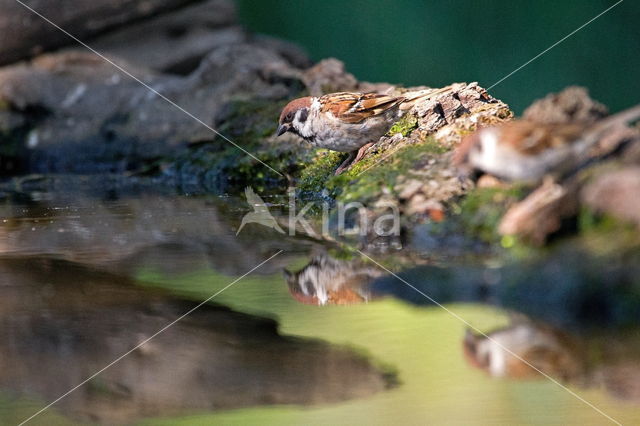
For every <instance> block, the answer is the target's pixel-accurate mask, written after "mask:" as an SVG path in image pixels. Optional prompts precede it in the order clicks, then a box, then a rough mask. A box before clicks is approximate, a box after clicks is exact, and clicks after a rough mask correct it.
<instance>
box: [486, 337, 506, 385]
mask: <svg viewBox="0 0 640 426" xmlns="http://www.w3.org/2000/svg"><path fill="white" fill-rule="evenodd" d="M489 351H490V355H489V371H490V372H491V375H492V376H494V377H503V376H504V375H505V374H506V372H507V352H506V351H505V350H504V349H503V348H501V347H500V346H498V345H497V344H496V343H495V342H491V346H490V350H489Z"/></svg>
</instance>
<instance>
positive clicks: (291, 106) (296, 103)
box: [279, 96, 311, 123]
mask: <svg viewBox="0 0 640 426" xmlns="http://www.w3.org/2000/svg"><path fill="white" fill-rule="evenodd" d="M310 106H311V96H305V97H304V98H298V99H294V100H292V101H291V102H289V103H288V104H287V106H285V107H284V108H283V110H282V112H281V113H280V119H279V122H280V123H282V120H283V119H284V117H285V116H286V115H287V114H289V113H290V112H295V111H297V110H299V109H300V108H308V107H310Z"/></svg>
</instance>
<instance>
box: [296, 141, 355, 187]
mask: <svg viewBox="0 0 640 426" xmlns="http://www.w3.org/2000/svg"><path fill="white" fill-rule="evenodd" d="M344 156H345V154H342V153H339V152H335V151H327V150H320V151H318V152H317V153H316V154H315V156H314V157H313V158H311V160H310V161H309V163H308V164H307V165H305V166H304V167H303V168H302V170H301V172H300V177H299V178H298V182H297V186H298V189H299V190H300V191H301V192H302V193H303V195H307V196H309V195H311V196H313V195H317V194H320V193H322V192H323V191H324V190H325V189H326V183H327V181H328V180H329V179H330V178H331V177H332V176H333V173H334V171H335V169H336V168H337V167H338V165H339V164H340V162H341V161H344Z"/></svg>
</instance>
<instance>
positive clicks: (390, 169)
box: [326, 138, 446, 203]
mask: <svg viewBox="0 0 640 426" xmlns="http://www.w3.org/2000/svg"><path fill="white" fill-rule="evenodd" d="M444 151H446V149H444V148H443V147H442V146H440V144H439V143H438V142H437V141H436V140H435V139H433V138H428V139H426V140H425V141H423V142H421V143H416V144H410V145H405V146H403V147H401V148H399V149H398V150H397V151H394V152H392V153H389V152H387V151H385V152H381V153H378V154H376V155H371V156H369V157H366V158H364V159H363V160H362V161H360V162H359V163H358V164H355V165H354V166H353V167H351V168H350V169H349V170H348V171H346V172H345V173H343V174H341V175H339V176H334V177H332V178H330V179H329V180H328V181H327V183H326V186H327V188H328V189H329V190H330V191H331V192H332V193H336V194H337V198H338V199H339V200H340V201H344V202H349V201H356V200H357V201H360V202H364V203H366V202H367V201H370V200H372V199H375V198H378V197H379V196H380V194H381V193H382V192H384V191H387V192H393V190H394V189H393V188H394V187H395V186H396V183H397V179H398V176H400V175H403V174H406V173H407V172H408V171H409V170H411V169H413V168H420V167H421V166H423V165H424V164H426V163H427V162H428V161H429V159H431V158H434V157H436V156H439V155H440V154H442V153H443V152H444Z"/></svg>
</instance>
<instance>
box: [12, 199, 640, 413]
mask: <svg viewBox="0 0 640 426" xmlns="http://www.w3.org/2000/svg"><path fill="white" fill-rule="evenodd" d="M0 205H1V207H0V289H1V290H2V297H1V298H0V333H1V334H2V336H1V339H2V340H1V342H2V343H1V344H0V424H3V425H4V424H7V425H10V424H19V423H20V422H22V421H24V420H25V419H27V418H29V416H31V415H32V414H34V413H35V412H37V411H38V410H40V409H41V408H42V407H44V406H46V405H47V404H48V403H50V402H52V401H54V400H56V399H57V398H58V397H60V396H61V395H63V394H65V393H66V392H68V391H69V390H71V389H72V388H74V387H75V386H76V385H78V384H80V383H82V382H83V381H85V380H86V379H87V378H89V377H91V376H92V375H94V373H96V372H97V371H99V370H101V369H103V368H104V367H105V366H107V365H109V364H110V363H111V362H112V361H114V360H116V359H118V358H119V357H120V356H121V355H123V354H125V353H127V352H128V351H130V350H131V349H132V348H134V347H136V346H137V345H139V344H140V343H143V342H145V341H146V339H148V338H149V337H152V336H154V335H155V334H156V333H157V332H158V331H159V330H162V329H163V328H165V327H166V326H167V325H169V324H172V323H173V322H174V321H175V320H176V319H178V318H180V317H181V316H182V315H183V314H185V313H186V312H189V311H191V310H192V309H193V308H194V307H195V306H197V304H198V303H199V302H201V301H203V300H205V299H208V298H210V297H211V296H212V295H214V294H218V295H217V296H215V297H214V298H213V299H212V300H211V301H210V302H209V303H207V304H205V305H204V306H202V307H200V308H198V309H197V310H195V311H193V312H191V313H190V314H189V315H187V316H186V317H184V318H183V319H181V320H180V321H178V322H176V323H175V324H173V325H171V326H170V327H168V328H166V330H164V331H163V332H162V333H160V334H158V335H157V336H155V337H153V339H151V340H149V341H147V342H146V343H144V344H143V345H142V346H140V347H139V348H138V349H136V350H135V351H133V352H132V353H130V354H128V355H127V356H125V357H123V358H122V359H121V360H119V361H118V362H117V363H115V364H113V365H111V366H110V367H109V368H107V369H106V370H104V371H103V372H102V373H101V374H99V375H97V376H95V377H93V378H91V380H89V381H88V382H87V383H85V384H84V385H82V386H80V387H78V388H77V389H76V390H75V391H73V392H71V393H70V394H68V396H66V397H65V398H62V399H61V400H60V401H58V402H57V403H56V404H55V405H53V406H52V407H50V408H49V409H47V410H46V411H44V412H42V413H41V414H39V415H38V416H36V417H35V418H33V419H31V420H30V421H29V423H27V424H33V425H76V424H147V425H175V424H178V425H202V424H260V425H262V424H274V425H283V424H356V423H365V424H397V423H404V424H495V423H504V424H547V423H553V424H556V423H557V424H560V423H562V424H578V423H579V424H583V425H585V424H607V423H612V420H611V419H615V420H616V421H618V422H621V423H623V424H638V423H639V422H640V334H639V333H638V329H636V328H635V327H634V324H633V323H631V324H629V323H628V321H627V322H626V323H624V324H623V321H617V320H616V319H617V318H618V316H616V315H617V314H615V315H614V314H611V312H615V313H617V312H627V311H629V310H633V309H636V308H637V306H636V305H634V304H633V303H630V302H629V301H628V300H627V299H625V298H624V297H623V296H624V295H622V296H621V297H620V298H616V297H609V298H608V301H607V304H606V306H605V305H600V304H598V303H596V304H595V305H593V306H598V307H602V306H605V308H606V309H605V308H603V309H604V310H605V311H606V312H607V315H606V318H607V320H610V321H609V322H610V326H609V327H606V328H601V329H598V328H597V327H596V328H594V327H592V326H591V325H592V324H590V327H588V331H585V330H587V328H583V327H580V325H581V324H583V323H589V322H590V321H591V322H598V321H600V318H602V312H600V311H602V310H603V309H600V310H598V309H591V310H589V312H593V315H592V316H590V315H589V314H588V312H587V315H585V313H584V312H574V310H573V306H575V304H572V303H570V302H571V301H572V300H574V299H572V298H571V297H566V296H563V297H564V298H561V300H562V301H563V302H561V303H559V304H558V303H556V302H557V300H558V298H557V297H556V298H553V297H552V296H549V298H548V299H544V298H542V299H540V300H539V299H535V300H537V302H532V301H531V300H532V299H531V294H530V293H537V292H536V291H534V290H532V289H531V288H529V289H525V290H526V291H524V292H520V293H517V294H516V293H513V292H511V293H510V292H508V291H502V290H500V285H501V284H500V282H502V281H501V280H488V281H489V282H496V283H497V284H495V288H497V289H498V290H495V289H494V288H493V287H491V286H489V287H487V285H486V283H485V284H483V285H478V284H476V281H477V280H474V279H469V277H475V276H483V277H486V276H487V270H486V268H484V267H480V266H478V265H475V266H474V265H469V264H466V263H465V264H464V265H462V264H460V265H458V264H451V265H438V266H432V265H429V264H428V262H427V263H426V264H420V265H418V264H417V263H419V262H416V263H415V264H411V263H410V262H408V261H407V259H410V258H411V257H410V256H404V255H403V254H402V253H400V254H398V253H396V254H394V255H385V256H382V257H376V258H377V259H378V260H380V261H381V262H382V263H383V264H385V265H389V267H391V268H393V269H394V270H395V271H397V272H398V273H399V274H400V276H401V278H402V279H403V280H404V281H407V282H409V283H410V284H412V285H413V286H415V287H416V289H411V288H409V287H408V286H407V285H406V284H405V283H404V282H403V281H401V280H398V279H397V278H395V277H394V276H392V275H390V274H389V273H388V272H387V271H385V270H382V269H380V268H378V267H377V266H376V265H374V264H372V263H371V262H365V261H363V260H362V259H361V258H359V257H358V255H357V254H356V255H347V254H345V253H342V252H341V251H340V250H339V249H337V248H336V247H331V246H327V245H321V244H319V243H317V242H314V241H312V240H310V239H308V238H303V237H290V236H283V235H281V234H279V233H277V232H275V231H273V230H269V229H267V228H263V227H261V226H260V225H257V224H250V225H247V228H246V229H244V230H243V231H242V232H241V233H240V234H239V235H238V236H236V230H237V228H238V226H239V224H240V221H241V218H242V216H243V215H244V213H246V212H247V211H248V210H249V208H248V206H247V205H246V204H245V203H244V200H242V199H236V198H233V197H211V196H208V197H193V196H191V197H190V196H184V195H172V194H158V193H153V192H152V191H147V190H144V189H139V190H135V191H129V190H128V191H117V190H112V191H109V192H104V193H103V192H100V191H90V190H88V191H73V195H71V194H70V193H69V192H68V191H67V192H57V191H55V190H51V189H47V190H37V191H36V190H30V191H26V190H25V191H7V192H5V193H4V194H3V199H2V200H0ZM281 250H282V253H280V254H278V255H277V256H275V257H274V258H273V259H271V260H270V261H269V262H267V263H265V264H264V265H263V266H261V267H260V268H258V269H256V270H255V271H253V272H252V273H250V274H249V275H247V276H245V277H243V278H241V279H240V280H237V278H238V277H241V276H243V275H244V274H246V273H247V272H249V271H251V270H252V268H254V267H255V266H256V265H258V264H260V263H261V262H262V261H264V260H265V259H268V258H269V257H270V256H272V255H274V254H276V253H278V252H279V251H281ZM398 259H400V260H398ZM632 272H635V271H632ZM510 273H511V274H512V273H513V272H510V271H508V270H505V271H500V274H502V275H504V276H508V275H509V274H510ZM541 273H542V272H541ZM492 274H493V275H492ZM495 274H496V272H495V271H493V272H491V273H490V274H489V275H491V276H494V275H495ZM621 279H622V278H621ZM236 280H237V281H236ZM484 281H487V280H484ZM484 281H483V282H484ZM230 284H231V285H230ZM221 290H223V291H221ZM416 290H419V291H421V292H424V293H425V294H428V295H430V296H431V297H433V298H434V299H436V300H438V301H441V302H442V303H443V304H444V305H443V306H444V308H446V309H444V308H443V307H439V306H435V305H434V304H433V303H430V302H429V301H428V300H427V299H426V298H425V297H424V296H422V295H420V294H419V293H418V292H417V291H416ZM220 291H221V292H220ZM575 291H576V292H582V291H591V290H589V289H583V288H581V287H579V286H578V288H577V289H575ZM616 291H617V290H615V291H612V292H611V294H614V295H615V294H618V293H616ZM544 292H545V293H546V294H549V295H553V294H554V293H553V291H550V290H549V289H545V290H544ZM525 293H526V294H525ZM514 294H515V296H514ZM592 296H593V297H592V298H593V299H594V300H596V301H597V300H599V299H600V296H599V293H597V292H596V293H593V295H592ZM609 299H610V300H609ZM554 301H556V302H554ZM553 303H556V304H558V305H559V306H560V305H561V306H560V308H558V307H557V306H556V307H552V305H553ZM590 303H592V302H590ZM536 305H538V306H542V308H538V309H534V308H535V306H536ZM623 305H624V306H623ZM498 306H500V307H498ZM581 306H584V304H582V305H581ZM589 306H592V305H589ZM532 307H533V308H532ZM545 307H546V308H547V309H545ZM505 308H507V309H505ZM546 310H548V311H550V312H551V311H553V312H552V314H551V315H546V313H545V311H546ZM625 310H626V311H625ZM523 313H526V314H528V315H527V316H525V315H523ZM623 317H624V318H628V317H629V316H628V315H623ZM469 325H470V326H471V327H472V328H473V329H477V330H481V331H482V332H484V333H487V334H488V335H489V336H490V338H487V337H486V336H482V335H479V334H478V333H477V330H476V331H473V330H472V329H470V327H469ZM505 348H507V349H508V350H509V351H510V352H512V353H514V354H516V355H517V358H516V357H514V356H512V355H511V354H510V353H508V352H507V351H505ZM523 360H525V361H526V363H525V362H524V361H523ZM527 363H528V364H527ZM530 365H531V366H534V367H535V368H536V369H537V370H539V371H542V372H544V374H546V375H548V376H549V377H550V378H552V379H553V380H555V381H557V383H554V382H553V381H552V380H550V378H545V377H543V376H542V375H541V374H540V373H539V372H537V371H536V370H534V369H532V368H531V367H530ZM560 384H561V385H562V386H561V385H560ZM564 386H566V389H565V388H564ZM572 393H573V394H572ZM594 407H595V408H594Z"/></svg>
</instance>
